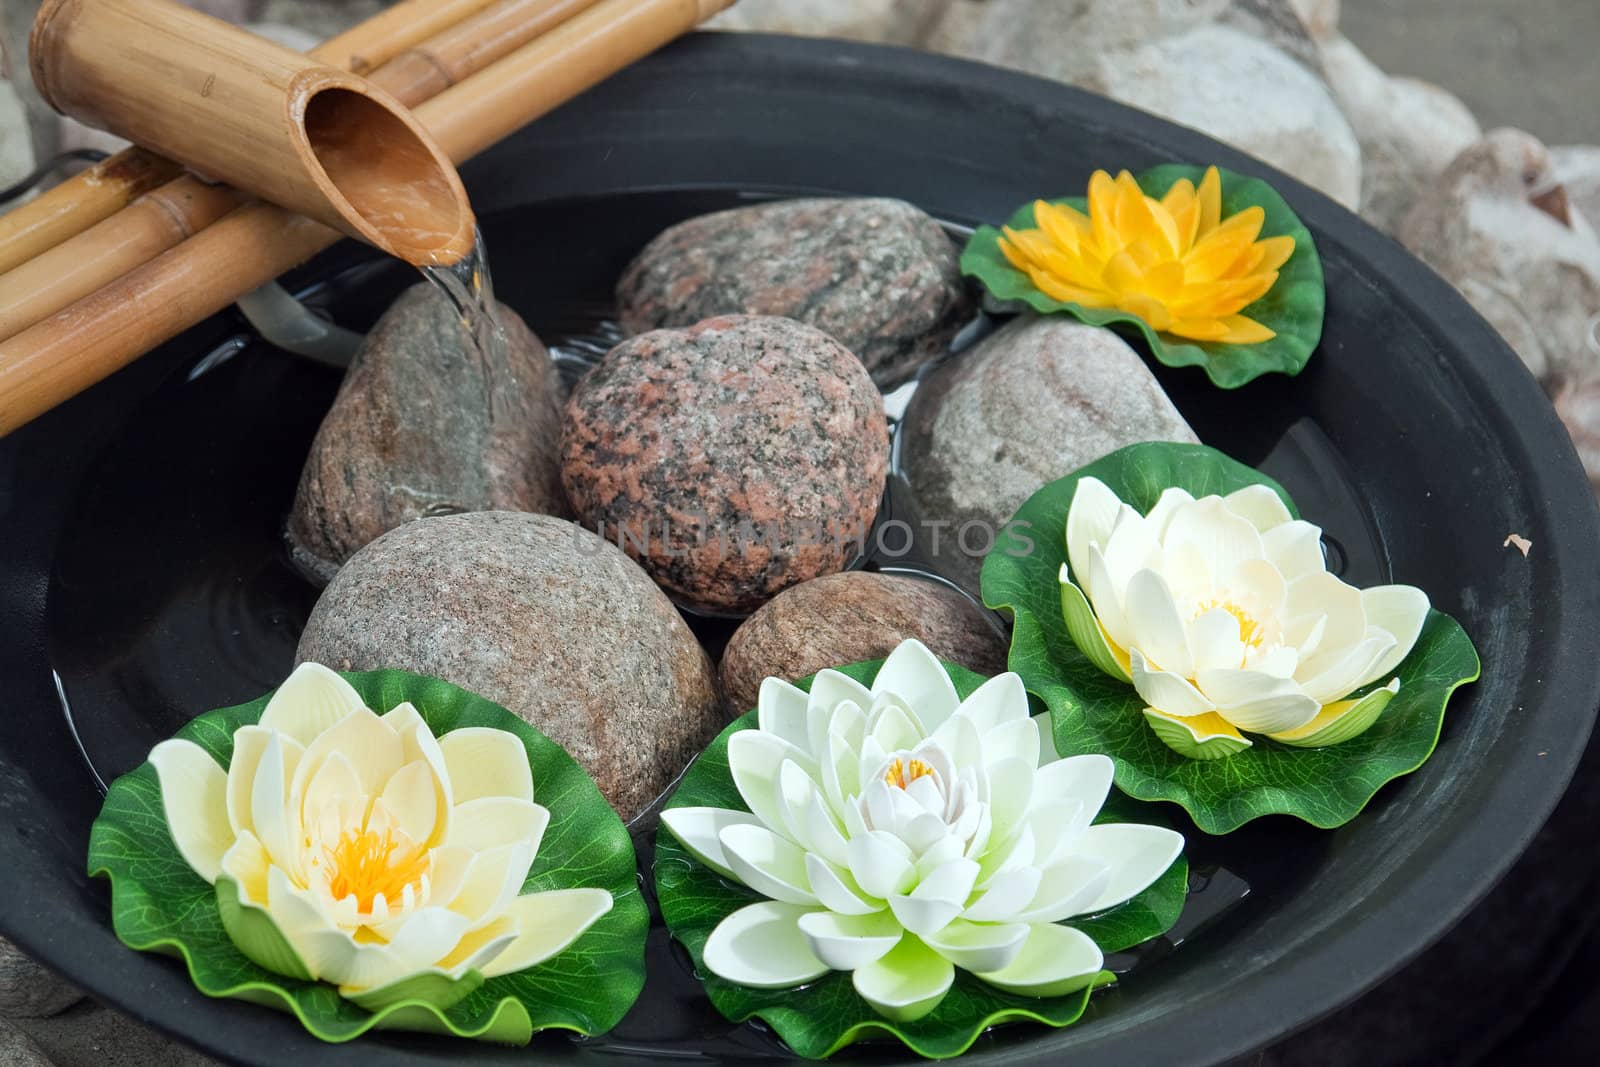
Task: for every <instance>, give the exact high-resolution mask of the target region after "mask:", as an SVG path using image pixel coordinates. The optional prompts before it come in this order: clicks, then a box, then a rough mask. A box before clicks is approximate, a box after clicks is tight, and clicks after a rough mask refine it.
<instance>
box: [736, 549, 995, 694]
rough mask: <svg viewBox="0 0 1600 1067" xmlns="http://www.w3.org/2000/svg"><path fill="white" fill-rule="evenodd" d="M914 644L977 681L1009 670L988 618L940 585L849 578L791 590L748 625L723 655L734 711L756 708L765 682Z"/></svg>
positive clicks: (855, 574) (856, 574) (851, 574)
mask: <svg viewBox="0 0 1600 1067" xmlns="http://www.w3.org/2000/svg"><path fill="white" fill-rule="evenodd" d="M913 637H914V638H916V639H917V640H919V641H921V642H922V643H923V644H925V645H927V646H928V647H929V648H930V649H932V650H933V652H934V654H935V655H937V656H939V657H941V658H943V659H947V660H950V661H951V662H953V663H959V664H960V665H961V666H963V667H966V668H968V669H970V670H974V671H977V672H978V673H979V674H999V673H1000V672H1001V671H1004V670H1005V669H1006V650H1007V647H1008V642H1007V640H1006V639H1005V638H1004V637H1002V636H1001V635H1000V633H999V631H997V630H996V628H995V626H994V624H993V623H991V622H990V620H989V618H988V616H987V614H986V613H985V612H984V611H983V610H982V609H981V608H979V607H978V606H977V605H976V604H974V603H973V602H972V601H970V600H968V599H967V598H966V597H965V596H962V595H961V594H960V593H959V592H957V591H956V590H954V589H951V588H949V587H948V586H945V585H941V584H939V583H938V582H933V581H928V580H925V579H921V578H910V577H906V576H904V575H898V574H874V573H869V572H867V571H846V572H845V573H844V574H831V575H828V576H827V577H825V578H816V579H813V580H812V581H809V582H802V583H800V584H799V585H797V586H795V587H794V588H793V589H788V590H785V591H784V592H782V593H780V594H779V595H777V596H776V597H774V598H773V599H772V600H770V601H768V602H767V604H766V605H765V606H763V607H762V609H761V610H760V611H758V612H756V613H755V614H754V615H752V616H750V617H749V618H748V619H746V620H745V621H744V623H743V625H741V626H740V627H739V629H738V630H737V631H735V632H734V635H733V637H732V638H731V639H730V640H729V641H728V647H727V649H726V650H725V651H724V652H723V653H722V669H721V672H722V692H723V695H724V697H725V699H726V700H727V704H728V707H729V708H730V709H732V710H734V711H735V712H737V713H743V712H745V711H748V710H749V709H750V708H753V707H755V704H756V695H757V694H758V693H759V692H760V689H761V682H762V679H764V678H767V677H768V676H771V677H775V678H784V679H787V680H789V681H793V680H794V679H796V678H804V677H805V676H806V675H808V674H815V673H816V672H817V671H820V670H822V669H823V668H824V667H837V666H840V665H841V664H845V663H859V662H860V661H862V660H869V659H878V658H879V657H881V656H887V655H888V654H889V653H890V652H891V651H893V650H894V647H895V646H896V645H898V644H899V643H900V642H901V641H905V640H907V639H909V638H913Z"/></svg>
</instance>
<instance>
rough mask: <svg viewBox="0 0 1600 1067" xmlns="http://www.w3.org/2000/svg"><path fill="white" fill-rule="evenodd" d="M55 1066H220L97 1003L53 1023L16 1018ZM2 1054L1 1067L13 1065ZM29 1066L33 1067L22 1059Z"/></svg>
mask: <svg viewBox="0 0 1600 1067" xmlns="http://www.w3.org/2000/svg"><path fill="white" fill-rule="evenodd" d="M12 1025H13V1026H15V1027H16V1028H17V1029H18V1030H21V1031H23V1032H25V1033H26V1034H27V1035H28V1037H30V1038H31V1039H32V1040H33V1043H34V1044H35V1046H37V1047H38V1048H39V1049H42V1050H43V1051H44V1056H45V1060H44V1063H46V1064H49V1065H53V1067H215V1065H216V1062H217V1061H215V1060H213V1059H211V1058H210V1057H208V1056H205V1055H202V1054H201V1053H199V1052H196V1051H195V1050H194V1049H192V1048H189V1047H188V1046H186V1045H181V1044H179V1043H177V1042H176V1041H172V1040H170V1039H168V1038H166V1037H164V1036H162V1035H161V1034H158V1033H156V1031H154V1030H152V1029H150V1028H148V1027H146V1026H144V1025H142V1024H141V1023H138V1022H136V1021H134V1020H133V1019H132V1018H130V1017H129V1016H127V1015H124V1014H122V1013H121V1012H119V1011H116V1010H115V1009H112V1008H108V1007H106V1006H105V1005H102V1004H98V1003H96V1002H94V1001H92V1000H85V1001H84V1002H83V1003H81V1004H79V1005H78V1006H77V1007H75V1008H73V1009H71V1010H70V1011H66V1012H63V1013H62V1014H60V1015H56V1016H52V1017H51V1018H48V1019H16V1020H13V1021H12ZM9 1062H10V1061H8V1060H6V1059H5V1058H4V1053H3V1052H0V1065H9ZM21 1062H22V1064H25V1065H26V1067H34V1064H33V1063H32V1062H30V1061H27V1060H23V1061H21Z"/></svg>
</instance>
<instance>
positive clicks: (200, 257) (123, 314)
mask: <svg viewBox="0 0 1600 1067" xmlns="http://www.w3.org/2000/svg"><path fill="white" fill-rule="evenodd" d="M731 3H732V0H600V2H599V3H597V4H595V5H594V6H593V7H592V8H589V9H588V10H587V11H585V12H583V13H582V14H579V15H577V16H575V17H574V18H572V19H570V20H568V21H567V22H564V23H562V24H561V25H560V26H559V27H557V28H556V29H555V30H553V31H551V32H550V33H547V34H545V35H544V36H542V37H539V38H537V39H536V40H534V41H532V42H530V43H529V44H526V45H524V46H523V47H522V48H520V49H518V50H517V51H516V52H514V53H512V54H511V55H510V56H507V57H506V58H504V59H502V60H500V61H499V62H497V63H494V64H492V65H491V66H489V67H488V68H486V69H485V70H483V71H481V72H480V73H478V74H476V75H473V76H472V77H470V78H468V79H466V80H465V81H463V82H461V84H459V85H457V86H455V87H454V88H452V89H450V90H448V91H447V92H445V93H442V94H440V95H439V96H437V97H435V98H434V99H433V100H432V101H430V102H429V103H428V104H427V105H424V107H423V108H421V109H419V111H418V117H419V119H420V120H421V121H422V122H423V123H424V125H425V126H426V127H427V128H428V129H429V131H430V132H431V133H432V134H433V135H434V137H435V138H436V139H437V140H438V142H439V144H440V145H441V147H443V148H444V150H445V151H446V152H447V153H448V154H449V155H450V157H451V158H452V159H454V160H456V161H457V162H461V161H464V160H465V159H467V158H469V157H470V156H471V155H473V154H475V153H476V152H478V151H481V150H482V149H483V148H485V147H487V146H488V145H490V144H493V143H494V142H495V141H496V140H498V139H499V138H501V137H503V136H505V135H506V134H509V133H511V132H513V131H514V130H516V129H517V128H519V127H521V126H523V125H525V124H526V123H528V122H530V121H532V120H533V119H534V118H537V117H538V116H539V115H541V114H544V113H545V112H546V111H549V110H550V109H551V108H553V107H555V106H556V105H558V104H560V103H563V102H565V101H566V100H568V99H571V98H572V97H573V96H576V95H577V94H578V93H580V92H582V91H583V90H585V89H587V88H589V87H590V86H592V85H594V84H596V83H597V82H600V81H602V80H604V79H605V78H606V77H608V76H609V75H611V74H612V73H613V72H615V71H617V70H619V69H621V68H622V67H624V66H627V65H628V64H629V63H632V62H634V61H635V60H637V59H640V58H642V57H643V56H645V55H647V54H649V53H650V52H652V51H654V50H655V49H657V48H659V47H660V46H661V45H663V44H666V43H667V42H668V41H670V40H672V39H673V38H675V37H677V36H679V35H680V34H683V33H686V32H688V31H689V30H691V29H693V28H694V27H695V26H696V25H698V24H699V23H700V22H702V21H704V20H705V19H707V18H710V17H711V16H712V15H714V14H716V13H717V12H718V11H721V10H723V9H724V8H726V7H728V6H729V5H730V4H731ZM338 237H339V235H338V233H337V232H335V231H333V230H330V229H329V228H327V227H325V226H322V225H320V224H319V223H317V222H314V221H313V220H311V219H307V218H304V217H298V216H295V215H292V214H290V213H289V212H286V211H283V210H282V209H279V208H275V207H272V206H270V205H266V204H259V203H258V204H250V205H247V206H246V207H243V208H241V209H240V210H238V211H235V212H234V213H233V214H231V215H229V216H227V217H226V218H224V219H222V220H220V221H219V222H217V223H216V224H214V225H212V226H210V227H208V228H207V229H205V230H204V231H202V232H200V233H198V234H196V235H195V236H193V237H191V238H189V239H188V240H186V241H184V242H183V243H182V244H180V245H178V246H177V247H176V248H173V249H171V250H170V251H168V252H166V253H164V254H163V255H161V256H159V257H157V258H156V259H154V260H152V261H151V262H149V263H147V264H145V265H144V266H142V267H140V268H139V269H137V270H135V271H132V272H130V273H129V274H127V275H125V276H123V277H122V278H119V279H118V280H117V281H116V282H113V283H112V284H110V285H107V286H105V287H104V288H102V289H100V290H98V291H97V292H95V293H93V294H92V295H90V296H88V297H86V298H84V299H83V300H80V301H78V302H77V303H75V304H73V305H72V306H71V307H69V308H65V309H63V310H62V311H60V312H57V313H56V314H55V315H52V316H51V317H50V318H48V319H46V320H45V321H43V322H41V323H39V324H38V325H36V326H33V327H31V328H30V329H28V330H26V331H24V332H23V333H21V334H19V335H18V336H16V337H15V338H12V339H11V340H10V341H7V342H4V343H0V435H3V434H6V433H10V432H11V431H12V430H14V429H16V428H17V427H18V426H21V425H23V424H24V423H26V422H28V421H30V420H32V419H34V418H37V417H38V416H39V415H40V414H42V413H44V412H46V411H48V410H50V409H51V408H52V407H54V406H55V405H57V404H59V403H61V402H62V401H64V400H66V399H67V398H68V397H71V396H74V395H76V394H77V393H79V392H82V391H83V390H84V389H86V388H88V387H89V386H90V385H93V384H94V383H95V382H98V381H100V380H101V379H102V378H104V377H106V376H107V375H109V374H111V373H113V372H114V371H116V370H117V369H119V368H121V367H123V366H125V365H126V364H128V363H130V362H132V361H133V360H134V359H136V358H138V357H139V356H140V355H141V354H143V353H144V352H145V351H146V350H148V349H150V348H152V347H154V346H155V345H158V344H160V343H162V342H163V341H167V340H169V339H171V338H173V337H175V336H177V334H179V333H180V332H182V331H183V330H185V329H187V328H188V327H190V326H193V325H194V324H195V323H197V322H200V321H201V320H203V319H205V318H206V317H208V316H210V315H214V314H216V313H217V312H218V311H221V310H222V309H223V308H225V307H227V306H228V305H229V304H230V303H232V302H233V300H234V299H236V298H237V297H238V296H239V295H240V294H241V293H245V292H248V291H249V290H251V289H254V288H256V287H258V286H260V285H263V284H265V283H266V282H268V281H271V280H272V279H273V278H275V277H277V276H278V275H279V274H282V273H283V272H284V271H286V270H289V269H290V268H292V267H294V266H296V265H298V264H299V263H302V262H304V261H305V260H306V259H309V258H310V257H311V256H313V255H315V254H316V253H317V252H319V251H321V250H322V249H324V248H326V247H328V246H329V245H331V244H333V243H334V242H335V241H337V240H338Z"/></svg>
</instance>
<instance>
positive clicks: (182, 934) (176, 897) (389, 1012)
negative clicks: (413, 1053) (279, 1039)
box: [89, 671, 649, 1044]
mask: <svg viewBox="0 0 1600 1067" xmlns="http://www.w3.org/2000/svg"><path fill="white" fill-rule="evenodd" d="M344 677H345V678H346V679H348V680H349V682H350V684H351V685H353V686H355V689H356V691H357V692H358V693H360V694H361V697H362V699H363V700H365V701H366V703H367V706H368V707H370V708H372V709H373V710H374V711H378V712H384V711H388V710H389V709H390V708H393V707H395V706H396V705H397V704H400V703H403V702H405V701H410V702H411V703H412V704H413V705H415V706H416V709H417V711H418V713H419V714H421V716H422V719H423V721H424V722H426V723H427V724H428V728H429V729H431V730H432V731H433V732H434V734H435V735H441V736H442V735H443V734H446V733H449V732H450V731H451V730H456V729H460V728H463V727H469V726H478V727H493V728H496V729H500V730H506V731H509V732H510V733H513V734H515V735H516V736H517V738H518V739H520V740H521V741H522V743H523V746H524V748H526V750H527V753H528V764H529V766H530V767H531V768H532V770H533V782H534V796H535V799H536V800H537V801H538V802H539V803H540V804H542V805H544V806H545V807H547V808H549V809H550V813H551V819H550V825H549V827H548V828H547V829H546V831H545V835H544V839H543V841H542V843H541V844H540V846H539V853H538V856H537V857H536V858H535V859H534V863H533V868H532V869H531V870H530V871H529V872H528V879H527V881H526V882H525V883H523V887H522V891H523V892H524V893H534V892H542V891H544V890H550V889H562V888H567V887H571V886H593V887H596V888H600V889H606V890H608V891H609V892H610V893H611V896H612V900H613V905H612V908H611V910H610V911H609V912H607V913H606V914H605V915H603V916H601V917H600V919H599V920H597V921H596V922H595V924H594V925H593V926H591V927H590V928H589V929H588V930H586V931H585V932H584V934H583V935H582V936H581V937H579V938H578V940H577V941H576V942H574V943H573V944H572V946H571V947H570V948H568V949H567V950H566V951H564V952H562V953H560V954H559V955H556V956H554V957H552V958H550V959H548V960H546V961H545V962H544V963H541V964H539V965H538V966H535V967H531V968H529V969H527V970H524V971H518V972H515V973H513V974H507V975H501V976H499V977H497V978H490V979H488V980H484V979H483V978H482V976H481V975H478V974H477V973H476V972H472V973H471V974H469V975H467V976H465V977H464V978H463V979H462V982H463V983H465V985H466V987H467V988H468V989H469V991H468V992H467V993H466V995H465V996H462V997H461V999H459V1000H457V1001H456V1002H455V1003H453V1004H451V1005H450V1006H449V1007H448V1008H446V1009H444V1010H440V1009H439V1008H438V1007H435V1005H434V1002H433V1000H432V997H431V996H430V997H426V998H425V997H423V996H421V995H420V994H422V993H424V992H428V990H427V989H425V988H424V986H425V985H426V983H424V984H419V986H418V987H417V990H418V993H419V995H418V996H415V997H411V998H408V999H403V1000H400V1001H398V1002H396V1003H392V1004H389V1005H387V1006H386V1007H384V1008H382V1009H381V1010H378V1011H367V1010H365V1009H363V1008H362V1007H360V1006H359V1005H357V1004H356V1003H354V1002H352V1001H350V1000H347V999H345V998H343V997H341V996H340V995H339V993H338V990H337V989H336V988H335V987H334V986H332V985H329V984H327V983H324V982H312V981H297V980H295V979H292V978H286V977H284V976H282V975H280V974H276V973H274V972H272V971H269V970H266V969H265V968H263V967H260V966H258V965H257V964H255V963H252V962H251V961H250V959H248V958H247V957H246V956H245V955H244V954H243V953H242V952H240V951H239V949H238V948H236V947H235V945H234V943H233V941H232V939H231V938H230V937H229V936H228V932H227V930H226V929H224V926H223V915H222V910H221V908H220V907H219V903H218V893H217V891H216V890H215V889H213V888H212V886H210V885H208V884H207V883H206V881H205V880H204V879H203V878H201V877H200V876H199V875H198V874H196V873H195V872H194V871H193V870H192V869H191V868H190V867H189V865H188V864H187V863H186V862H184V859H183V857H182V856H181V855H179V853H178V849H177V846H176V845H174V844H173V842H172V836H171V834H170V833H169V832H168V830H167V822H166V816H165V813H164V810H163V808H162V803H161V786H160V783H159V782H158V780H157V778H156V771H155V768H154V767H153V766H151V765H150V764H149V763H145V764H143V765H141V766H140V767H139V768H138V769H136V770H134V771H132V772H131V773H129V774H125V775H123V776H122V777H121V778H118V779H117V780H116V781H115V782H113V783H112V784H111V789H110V791H109V792H107V794H106V801H105V806H104V808H103V809H102V810H101V812H100V817H99V818H98V819H96V820H95V823H94V827H93V829H92V830H91V831H90V835H89V873H90V874H91V875H101V876H104V877H106V878H108V879H110V881H111V919H112V925H113V927H114V929H115V930H116V932H117V936H118V937H119V938H121V939H122V941H123V943H124V944H126V945H128V946H129V947H130V948H135V949H140V950H144V951H154V952H163V953H166V954H168V955H173V956H177V957H179V958H181V959H182V960H183V961H184V963H185V965H186V966H187V967H188V970H189V977H190V978H191V979H192V980H193V981H194V984H195V986H196V987H198V988H199V990H200V991H201V992H202V993H205V994H206V995H207V996H213V997H238V998H240V999H243V1000H249V1001H252V1002H254V1003H258V1004H267V1005H270V1006H271V1007H274V1008H278V1009H280V1010H283V1011H288V1012H292V1013H293V1014H294V1015H295V1017H296V1018H298V1019H299V1020H300V1022H301V1023H302V1024H303V1025H304V1026H305V1028H306V1029H307V1030H309V1031H311V1033H313V1034H315V1035H316V1036H317V1037H319V1038H321V1039H322V1040H324V1041H349V1040H351V1039H352V1038H355V1037H358V1036H360V1035H361V1034H363V1033H366V1032H367V1031H368V1030H371V1029H373V1028H375V1027H382V1028H387V1029H403V1030H421V1031H429V1032H436V1033H446V1034H454V1035H456V1036H458V1037H471V1038H480V1039H483V1040H489V1041H498V1042H506V1043H513V1044H526V1043H527V1041H528V1040H529V1038H530V1037H531V1036H532V1035H533V1033H534V1032H535V1031H537V1030H545V1029H552V1028H554V1029H564V1030H575V1031H577V1032H578V1033H581V1034H596V1033H600V1032H602V1031H605V1030H608V1029H610V1028H611V1027H612V1026H615V1025H616V1023H617V1021H618V1020H620V1019H621V1018H622V1016H623V1015H624V1014H625V1013H626V1012H627V1010H628V1009H629V1008H630V1007H631V1006H632V1005H633V1002H634V1000H636V999H637V998H638V996H639V991H640V990H641V989H643V988H644V940H645V931H646V929H647V928H648V926H649V913H648V910H647V908H646V906H645V903H644V900H643V898H642V897H641V895H640V892H639V887H638V880H637V872H636V869H635V868H636V863H635V859H634V852H633V842H632V841H631V840H630V839H629V837H628V832H627V830H626V829H624V828H623V825H622V820H621V819H619V818H617V814H616V812H615V811H613V810H612V808H611V805H610V804H608V803H606V800H605V798H604V797H603V796H601V795H600V790H599V789H598V788H597V787H596V786H595V784H594V782H593V781H592V780H591V779H590V778H589V776H588V774H587V773H585V772H584V770H583V768H581V767H579V766H578V764H577V763H575V762H574V761H573V759H572V757H571V756H568V755H567V753H566V752H565V751H564V750H563V749H562V748H561V746H559V745H557V744H556V743H555V742H554V741H551V740H550V739H549V738H547V737H545V736H544V735H543V734H541V733H539V732H538V731H537V730H535V729H533V728H532V727H531V726H529V725H527V724H526V723H524V722H523V721H522V720H521V719H519V718H517V717H516V716H515V715H513V714H512V713H511V712H509V711H507V710H506V709H504V708H502V707H500V706H499V705H498V704H494V703H491V702H490V701H488V700H485V699H484V698H482V697H480V696H476V695H474V694H472V693H469V692H467V691H466V690H464V689H459V688H457V687H456V686H453V685H450V684H449V683H448V682H442V681H439V680H438V679H435V678H424V677H422V676H420V675H415V674H408V673H406V672H404V671H369V672H366V673H360V674H346V675H344ZM271 695H272V694H270V693H269V694H267V695H266V696H263V697H261V698H260V699H259V700H254V701H252V702H250V703H248V704H242V705H240V706H238V707H233V708H223V709H221V710H219V711H209V712H206V713H205V714H204V715H201V716H200V717H198V718H196V719H194V720H193V721H192V722H190V723H189V724H188V725H186V726H185V727H183V729H181V730H179V731H178V733H177V736H178V737H181V738H185V739H187V740H189V741H193V742H194V743H195V744H197V745H199V746H200V747H201V748H203V749H205V750H206V752H208V753H209V754H211V755H212V756H213V757H214V758H216V759H217V760H218V762H220V763H221V764H223V765H224V766H226V765H227V764H228V762H229V761H230V760H231V759H232V756H233V734H234V731H235V730H237V729H238V728H239V727H241V726H245V725H248V724H251V723H255V722H258V721H259V720H260V718H261V713H262V712H263V711H264V710H265V709H266V706H267V701H268V699H269V698H270V697H271ZM272 933H273V934H276V930H275V929H274V930H273V931H272ZM256 935H260V936H263V937H265V936H266V935H263V934H261V932H260V931H256ZM267 940H268V941H270V938H267ZM282 948H283V949H285V950H287V948H288V947H287V945H286V944H285V945H283V946H282ZM261 950H262V951H270V946H266V947H264V948H263V949H261ZM290 955H291V956H292V955H293V953H292V951H290ZM433 992H437V990H434V991H433ZM457 992H459V989H458V990H457Z"/></svg>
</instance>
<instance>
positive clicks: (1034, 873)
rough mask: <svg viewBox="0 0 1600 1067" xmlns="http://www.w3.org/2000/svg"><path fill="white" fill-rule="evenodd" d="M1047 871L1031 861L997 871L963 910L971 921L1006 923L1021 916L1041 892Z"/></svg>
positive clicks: (964, 914) (965, 916) (966, 917)
mask: <svg viewBox="0 0 1600 1067" xmlns="http://www.w3.org/2000/svg"><path fill="white" fill-rule="evenodd" d="M1043 878H1044V872H1043V871H1041V870H1040V869H1039V868H1037V867H1034V866H1032V865H1031V864H1030V865H1028V866H1023V867H1012V868H1010V869H1009V870H1005V871H1002V872H1001V873H1000V874H997V875H996V876H995V877H994V878H993V879H992V880H990V882H989V887H988V888H987V889H985V890H984V891H983V892H982V893H981V894H980V895H979V896H978V898H977V899H976V900H974V901H973V902H972V904H971V905H969V906H968V907H967V909H966V911H964V912H962V913H961V914H962V917H963V918H965V919H968V920H970V921H972V922H1005V921H1007V920H1009V919H1011V918H1012V917H1013V916H1016V915H1020V914H1021V913H1022V910H1023V909H1024V908H1026V907H1027V906H1028V904H1029V903H1030V902H1031V901H1032V900H1033V898H1034V896H1035V895H1037V894H1038V892H1039V883H1040V881H1042V880H1043Z"/></svg>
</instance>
